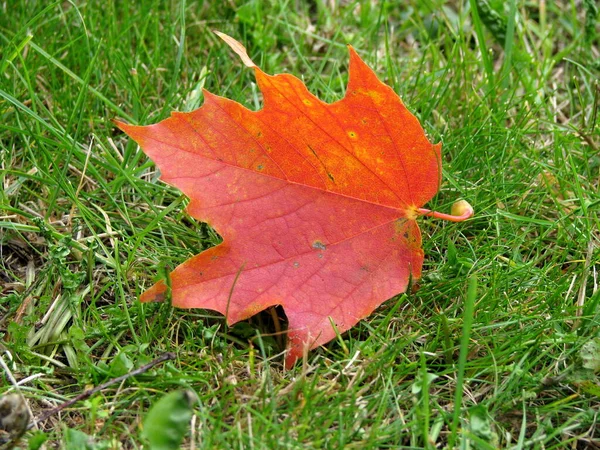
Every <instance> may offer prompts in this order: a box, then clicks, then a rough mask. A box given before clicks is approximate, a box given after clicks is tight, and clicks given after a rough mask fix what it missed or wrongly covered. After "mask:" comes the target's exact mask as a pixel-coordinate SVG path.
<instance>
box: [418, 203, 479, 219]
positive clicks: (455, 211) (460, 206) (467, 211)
mask: <svg viewBox="0 0 600 450" xmlns="http://www.w3.org/2000/svg"><path fill="white" fill-rule="evenodd" d="M417 213H419V214H420V215H422V216H429V217H435V218H436V219H443V220H449V221H450V222H462V221H463V220H467V219H468V218H470V217H472V216H473V214H474V213H475V211H474V210H473V207H472V206H471V205H470V204H469V203H468V202H466V201H465V200H459V201H458V202H455V203H454V204H453V205H452V210H451V214H445V213H441V212H437V211H431V210H430V209H425V208H418V209H417Z"/></svg>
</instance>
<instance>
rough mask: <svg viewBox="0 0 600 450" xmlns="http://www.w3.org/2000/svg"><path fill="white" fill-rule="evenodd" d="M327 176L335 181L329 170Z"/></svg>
mask: <svg viewBox="0 0 600 450" xmlns="http://www.w3.org/2000/svg"><path fill="white" fill-rule="evenodd" d="M327 178H329V179H330V180H331V181H332V182H334V183H335V178H333V175H331V174H330V173H329V172H327Z"/></svg>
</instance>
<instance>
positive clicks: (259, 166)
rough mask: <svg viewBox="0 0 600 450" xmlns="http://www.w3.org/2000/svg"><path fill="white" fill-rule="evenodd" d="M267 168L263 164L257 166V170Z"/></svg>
mask: <svg viewBox="0 0 600 450" xmlns="http://www.w3.org/2000/svg"><path fill="white" fill-rule="evenodd" d="M264 168H265V166H263V165H262V164H259V165H258V166H256V170H263V169H264Z"/></svg>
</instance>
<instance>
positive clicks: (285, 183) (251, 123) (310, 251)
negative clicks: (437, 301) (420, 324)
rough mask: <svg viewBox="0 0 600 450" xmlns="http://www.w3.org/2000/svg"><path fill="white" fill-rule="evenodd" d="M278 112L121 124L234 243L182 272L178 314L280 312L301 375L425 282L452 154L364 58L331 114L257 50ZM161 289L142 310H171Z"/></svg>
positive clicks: (196, 210) (218, 107) (226, 103)
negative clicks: (444, 153)
mask: <svg viewBox="0 0 600 450" xmlns="http://www.w3.org/2000/svg"><path fill="white" fill-rule="evenodd" d="M218 34H219V35H220V36H221V37H222V38H223V39H224V40H225V41H226V42H227V43H228V44H229V45H230V46H231V47H232V49H233V50H234V51H235V52H236V53H237V54H238V55H239V56H240V57H241V58H242V60H243V62H244V63H245V64H246V65H247V66H249V67H253V68H254V71H255V74H256V79H257V81H258V85H259V87H260V89H261V91H262V93H263V96H264V108H263V109H261V110H260V111H256V112H255V111H250V110H248V109H246V108H245V107H243V106H242V105H240V104H239V103H236V102H234V101H231V100H228V99H226V98H223V97H218V96H216V95H213V94H211V93H209V92H207V91H205V92H204V99H205V100H204V105H203V106H202V107H201V108H199V109H197V110H196V111H193V112H191V113H179V112H174V113H173V114H172V115H171V117H170V118H169V119H166V120H163V121H162V122H160V123H157V124H155V125H150V126H144V127H142V126H133V125H127V124H125V123H122V122H116V124H117V125H118V127H119V128H121V129H122V130H123V131H125V132H126V133H127V134H128V135H129V136H131V137H132V138H133V139H134V140H135V141H136V142H137V143H138V144H139V145H140V146H141V147H142V149H143V150H144V152H145V153H146V154H147V155H148V156H149V157H150V158H152V160H153V161H154V162H155V163H156V165H157V166H158V167H159V168H160V170H161V173H162V177H161V178H162V180H163V181H165V182H166V183H169V184H171V185H173V186H176V187H177V188H179V189H181V190H182V191H183V192H184V193H185V194H186V195H187V196H188V197H189V198H190V204H189V206H188V208H187V210H188V212H189V214H190V215H192V216H193V217H195V218H197V219H199V220H202V221H205V222H208V223H209V224H211V225H212V226H213V227H214V228H215V229H216V230H217V231H218V232H219V233H220V234H221V235H222V236H223V243H221V244H220V245H217V246H216V247H213V248H210V249H209V250H206V251H204V252H202V253H200V254H199V255H197V256H195V257H193V258H191V259H189V260H188V261H186V262H184V263H183V264H181V265H180V266H179V267H177V268H176V269H175V270H174V271H173V272H172V273H171V276H170V278H171V288H172V293H171V295H172V302H173V305H175V306H178V307H181V308H205V309H212V310H216V311H219V312H220V313H222V314H224V315H225V317H226V320H227V323H229V324H234V323H236V322H238V321H240V320H243V319H246V318H248V317H250V316H252V315H254V314H256V313H257V312H259V311H261V310H263V309H265V308H267V307H269V306H273V305H281V306H283V308H284V310H285V313H286V315H287V318H288V322H289V329H288V342H289V347H290V349H289V352H288V354H287V358H286V365H287V366H288V367H290V366H291V365H292V364H293V363H294V362H295V361H296V359H297V358H298V357H300V356H302V354H303V351H304V349H306V348H310V349H312V348H315V347H317V346H319V345H322V344H324V343H326V342H328V341H330V340H331V339H333V338H334V337H335V335H336V333H337V332H340V333H341V332H344V331H346V330H348V329H349V328H351V327H352V326H354V325H355V324H356V323H357V322H358V321H359V320H361V319H363V318H364V317H366V316H368V315H369V314H370V313H371V312H372V311H373V310H374V309H375V308H376V307H377V306H379V305H380V304H381V303H382V302H384V301H385V300H387V299H389V298H390V297H393V296H394V295H396V294H398V293H401V292H404V291H405V290H406V288H407V285H408V283H409V280H410V279H411V278H412V279H417V278H419V277H420V276H421V266H422V263H423V250H422V248H421V234H420V232H419V227H418V225H417V223H416V221H415V219H416V218H417V217H418V216H419V215H423V214H428V215H434V216H437V217H443V218H449V219H451V220H463V219H464V218H466V217H468V216H470V215H471V214H472V209H470V207H468V208H466V210H464V211H460V212H458V213H457V212H456V211H453V213H455V214H458V215H460V217H458V218H457V217H453V216H447V215H445V214H440V213H434V212H431V211H429V210H425V209H422V206H423V205H424V204H425V203H427V202H428V201H429V200H430V199H431V198H432V197H433V196H434V195H435V194H436V193H437V191H438V187H439V184H440V173H441V170H440V166H441V159H440V147H441V145H440V144H437V145H434V144H432V143H431V142H429V140H428V139H427V138H426V137H425V134H424V132H423V129H422V128H421V125H420V124H419V121H418V120H417V119H416V118H415V117H414V116H413V115H412V114H411V113H410V112H409V111H408V110H407V109H406V107H405V106H404V104H403V103H402V101H401V100H400V98H399V97H398V95H396V94H395V93H394V91H393V90H392V89H391V88H390V87H388V86H386V85H385V84H383V83H382V82H381V81H379V80H378V79H377V76H376V75H375V74H374V73H373V71H372V70H371V69H370V68H369V67H368V66H367V65H366V64H365V63H364V62H363V61H362V60H361V59H360V57H359V56H358V54H357V53H356V52H355V51H354V49H353V48H352V47H348V49H349V51H350V69H349V71H350V80H349V83H348V88H347V92H346V95H345V97H344V98H343V99H342V100H339V101H337V102H335V103H332V104H327V103H324V102H322V101H321V100H319V99H318V98H317V97H315V96H314V95H312V94H311V93H310V92H309V91H308V90H307V89H306V87H305V86H304V84H303V83H302V82H301V81H300V80H299V79H298V78H296V77H294V76H292V75H287V74H284V75H275V76H271V75H267V74H266V73H264V72H263V71H262V70H260V69H259V68H258V67H256V65H255V64H254V63H253V62H252V61H251V60H250V58H249V57H248V55H247V54H246V50H245V48H244V47H243V46H242V45H241V44H240V43H238V42H237V41H235V40H234V39H232V38H230V37H229V36H226V35H222V34H220V33H218ZM166 289H167V287H166V285H165V283H163V282H159V283H157V284H156V285H154V286H153V287H152V288H150V289H149V290H148V291H146V292H145V293H144V294H143V295H142V297H141V300H142V301H150V300H162V299H163V298H164V293H165V291H166Z"/></svg>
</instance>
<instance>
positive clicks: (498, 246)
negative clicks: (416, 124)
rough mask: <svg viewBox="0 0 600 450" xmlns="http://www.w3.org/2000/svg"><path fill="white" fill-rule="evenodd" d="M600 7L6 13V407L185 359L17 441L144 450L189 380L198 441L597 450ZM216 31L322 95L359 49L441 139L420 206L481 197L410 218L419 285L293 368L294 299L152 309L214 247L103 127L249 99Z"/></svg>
mask: <svg viewBox="0 0 600 450" xmlns="http://www.w3.org/2000/svg"><path fill="white" fill-rule="evenodd" d="M595 7H596V5H595V3H594V2H593V1H589V0H585V1H579V0H573V1H570V2H566V1H557V2H545V1H541V0H540V1H536V2H533V1H532V2H517V1H516V0H512V1H508V2H499V1H485V0H470V1H462V2H460V1H448V2H444V1H438V0H430V1H426V2H425V1H424V2H417V1H409V2H398V4H396V2H385V1H354V2H352V1H325V0H321V1H309V2H301V1H292V0H273V1H270V2H267V1H258V0H254V1H249V2H246V3H244V2H241V1H237V0H232V1H228V2H185V1H173V2H162V1H152V2H150V1H149V2H139V4H138V2H127V1H123V2H116V1H105V2H97V1H89V2H78V1H73V2H52V3H47V2H35V1H25V0H14V1H9V2H3V3H0V39H1V46H0V48H1V49H2V50H1V53H0V116H1V120H0V183H1V189H0V292H1V297H0V338H1V339H2V342H1V343H0V349H1V351H2V354H1V357H2V360H1V361H0V362H2V365H3V373H4V376H3V380H2V381H3V382H2V383H0V394H8V393H9V392H10V393H15V392H20V393H21V394H22V398H24V399H25V401H26V403H25V406H24V407H25V408H29V409H30V410H31V413H33V415H34V417H39V416H40V415H41V414H42V413H43V412H44V411H48V410H50V409H51V408H53V407H56V406H57V405H59V404H60V403H61V402H64V401H66V400H69V399H73V398H75V397H76V396H77V395H79V394H81V393H82V392H83V391H84V390H86V389H89V388H92V387H94V386H99V385H101V384H103V383H106V382H109V381H110V380H111V379H113V378H116V377H119V376H121V375H126V374H128V373H130V372H131V371H133V370H135V369H136V368H140V367H142V366H144V364H147V363H149V362H150V361H152V360H154V359H155V358H159V357H160V356H161V355H163V354H164V353H165V352H173V353H175V355H176V358H175V359H174V360H167V361H165V362H162V363H161V364H157V365H156V366H154V367H153V368H151V369H149V370H147V371H145V372H143V373H142V374H140V375H137V376H135V377H130V378H127V379H126V380H125V381H122V382H120V383H117V384H113V385H111V386H108V387H106V388H103V389H100V390H99V391H97V392H95V393H94V394H93V395H91V396H89V397H88V398H85V399H82V400H81V401H78V402H76V403H74V404H73V405H71V406H69V407H68V408H65V409H63V410H62V411H60V413H56V414H52V415H51V416H50V417H49V418H47V419H46V420H44V421H42V422H40V423H36V425H35V427H34V429H33V430H31V431H28V432H26V433H25V435H24V436H23V438H22V439H21V441H20V444H19V445H25V443H29V446H30V447H29V448H39V446H40V445H45V446H47V447H49V448H55V447H61V446H63V447H67V448H79V447H77V444H75V442H79V441H77V439H81V436H84V435H83V434H82V433H86V434H87V435H89V436H91V437H93V442H91V441H90V442H87V444H86V445H88V448H141V446H142V445H143V442H144V439H145V438H146V437H145V435H143V434H142V423H143V421H144V418H145V417H147V415H148V410H149V408H150V407H151V405H153V404H155V403H156V402H157V401H158V400H159V399H160V398H161V397H162V396H163V395H164V394H166V393H169V392H172V391H177V390H187V391H188V393H189V394H190V396H191V397H193V399H194V401H193V407H192V408H193V410H192V412H193V414H192V419H191V421H190V426H189V427H187V432H186V435H185V441H184V444H183V445H184V446H185V447H189V448H361V449H363V448H398V447H404V448H443V447H447V448H454V447H457V448H458V447H459V446H460V447H461V448H467V447H469V446H470V447H471V448H481V449H492V448H498V447H500V448H519V449H520V448H544V449H550V448H552V449H559V448H581V449H584V448H598V447H600V430H599V429H598V427H599V425H598V410H599V406H600V383H599V381H598V370H599V367H600V310H599V307H598V305H599V303H600V293H599V290H598V268H599V267H600V264H599V262H600V250H599V248H600V233H599V231H598V230H599V225H600V194H599V192H600V153H599V151H598V150H599V146H600V138H599V135H600V133H598V129H599V125H598V122H599V120H598V106H599V98H600V87H599V84H598V81H597V80H598V79H599V75H600V45H599V37H598V36H599V33H600V29H599V26H598V17H597V10H596V9H595ZM213 29H217V30H220V31H222V32H225V33H227V34H229V35H230V36H233V37H235V38H236V39H238V40H239V41H241V42H243V43H244V45H245V46H246V47H247V48H248V51H249V54H250V56H251V58H252V59H253V60H254V62H256V63H257V64H258V65H259V66H260V67H261V68H262V69H263V70H264V71H265V72H267V73H281V72H289V73H293V74H295V75H297V76H299V77H300V78H301V79H302V80H303V81H304V82H305V83H306V85H307V87H308V88H309V90H311V92H313V93H315V94H316V95H318V96H319V97H320V98H322V99H323V100H326V101H334V100H336V99H339V98H340V97H341V96H342V95H343V93H344V89H345V85H346V82H347V60H348V55H347V49H346V44H352V46H353V47H354V48H355V49H356V50H357V51H358V52H359V54H360V55H361V56H362V57H363V58H364V59H365V61H366V62H367V63H368V64H369V65H370V66H371V67H373V68H374V70H375V71H376V72H377V73H378V75H379V76H380V78H381V79H382V80H383V81H384V82H386V83H387V84H389V85H390V86H391V87H392V88H393V89H394V90H395V91H396V92H397V93H398V94H399V95H400V96H401V97H402V98H403V100H404V101H405V103H406V105H407V106H408V107H409V109H410V110H411V111H413V112H414V114H415V115H417V117H418V118H419V119H420V120H421V123H422V124H423V126H424V128H425V130H426V133H427V134H428V136H429V137H430V138H431V140H433V141H435V142H442V144H443V147H442V155H443V166H444V169H443V172H444V173H443V182H442V185H441V189H440V193H439V194H438V195H437V196H436V197H435V198H434V200H433V201H432V202H430V204H428V205H426V207H428V208H431V209H436V210H438V211H449V210H450V206H451V204H452V202H454V201H455V200H456V199H458V198H464V199H466V200H468V201H469V202H470V203H471V204H472V205H473V206H474V208H475V217H474V218H473V219H470V220H469V221H467V222H463V223H457V224H454V223H448V222H442V221H439V220H435V219H432V218H422V219H420V220H419V224H420V227H421V230H422V232H423V240H424V250H425V265H424V267H423V277H422V279H421V280H420V281H419V282H418V285H415V286H413V289H412V290H411V291H410V292H409V293H406V294H402V295H398V296H397V297H394V298H392V299H390V300H389V301H387V302H386V303H384V305H383V306H382V307H381V308H379V309H378V310H377V311H376V312H375V313H374V314H373V315H371V316H370V317H368V318H367V319H365V320H363V321H362V322H361V323H360V324H359V325H358V326H356V327H355V328H353V329H352V330H350V331H349V332H347V333H345V334H343V335H341V336H339V338H338V339H336V340H335V341H333V342H331V343H330V344H328V345H327V346H325V347H322V348H320V349H318V350H315V351H313V352H311V353H310V354H309V355H308V356H307V358H306V360H305V361H302V362H301V363H299V364H297V365H296V366H295V367H294V368H292V369H291V370H285V369H284V368H283V356H282V351H283V350H284V348H285V339H284V336H282V335H281V334H278V333H276V332H275V331H276V326H284V325H285V322H284V319H285V318H284V316H283V313H282V311H281V310H279V309H275V310H273V311H270V312H266V313H262V314H260V315H258V316H256V317H255V318H253V319H251V320H250V321H248V322H244V323H241V324H239V325H236V326H234V327H227V326H226V325H225V323H224V321H223V319H222V317H220V316H219V315H218V314H216V313H213V312H210V311H203V310H191V311H183V310H179V309H175V308H172V307H171V306H169V305H168V304H166V303H163V304H142V303H140V302H139V301H138V298H139V295H140V294H141V293H142V292H143V291H144V290H145V289H147V288H148V287H150V286H151V285H152V284H153V283H154V282H155V281H156V280H159V279H163V278H165V276H166V273H168V272H169V271H170V270H171V269H173V268H174V267H175V266H176V265H178V264H180V263H181V262H183V261H184V260H186V259H187V258H188V257H190V256H192V255H194V254H196V253H198V252H200V251H202V250H203V249H206V248H208V247H210V246H212V245H215V244H216V243H218V242H219V240H220V237H219V236H218V234H217V233H218V230H212V229H211V228H210V227H209V226H207V225H206V224H202V223H199V222H196V221H195V220H194V219H192V218H190V217H189V216H188V215H187V214H186V213H185V205H186V203H187V199H186V198H185V197H184V196H183V195H182V194H181V193H180V192H179V191H177V190H176V189H174V188H172V187H169V186H167V185H165V184H163V183H161V182H160V181H159V180H158V173H157V171H156V170H155V167H154V165H153V164H152V162H151V161H149V160H148V159H147V157H146V156H145V155H144V154H143V153H142V152H141V151H140V149H139V148H138V147H137V145H136V144H135V143H134V142H133V141H132V140H130V139H128V138H127V137H126V136H124V135H123V134H122V133H121V132H120V131H118V130H117V129H116V127H115V126H114V125H113V124H112V122H111V119H114V118H118V119H121V120H125V121H127V122H129V123H135V124H144V125H145V124H150V123H155V122H157V121H159V120H161V119H164V118H166V117H168V115H169V114H170V112H171V111H173V110H180V111H190V110H192V109H194V108H196V107H198V106H200V105H201V104H202V96H203V94H202V89H201V88H206V89H208V90H209V91H211V92H213V93H215V94H219V95H223V96H226V97H228V98H231V99H234V100H236V101H239V102H240V103H242V104H244V105H246V106H248V107H249V108H253V109H258V108H260V105H261V98H260V95H259V93H258V90H257V88H256V85H255V84H254V78H253V73H252V71H251V70H248V69H246V68H245V67H244V66H243V64H241V63H240V62H239V60H238V58H237V57H236V56H235V55H234V54H233V53H232V52H231V50H230V49H229V48H228V47H227V46H225V45H223V43H222V42H220V41H219V39H218V38H217V37H216V36H215V35H214V34H213V33H212V30H213ZM16 383H19V387H18V389H17V387H16V386H15V384H16ZM10 399H11V404H12V402H13V400H14V399H15V397H10ZM15 402H16V400H15ZM17 403H18V402H16V403H15V404H17ZM6 404H8V403H6ZM0 431H1V430H0ZM1 437H2V435H0V438H1ZM45 439H46V443H45V444H41V442H42V441H44V440H45ZM86 439H87V438H86ZM69 446H70V447H69Z"/></svg>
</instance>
